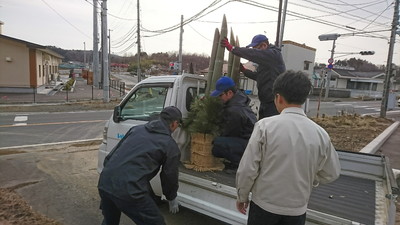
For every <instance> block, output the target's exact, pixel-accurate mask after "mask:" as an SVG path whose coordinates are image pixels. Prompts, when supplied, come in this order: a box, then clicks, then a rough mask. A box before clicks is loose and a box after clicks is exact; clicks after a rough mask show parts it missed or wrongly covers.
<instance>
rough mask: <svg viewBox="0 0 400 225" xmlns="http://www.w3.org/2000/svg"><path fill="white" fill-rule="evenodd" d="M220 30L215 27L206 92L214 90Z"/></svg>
mask: <svg viewBox="0 0 400 225" xmlns="http://www.w3.org/2000/svg"><path fill="white" fill-rule="evenodd" d="M219 36H220V35H219V30H218V28H215V32H214V41H213V46H212V49H211V57H210V63H209V65H208V73H207V87H206V94H207V95H208V94H210V91H211V90H214V89H213V87H211V83H212V77H213V72H214V64H215V57H216V55H217V48H218V45H219V43H218V41H219Z"/></svg>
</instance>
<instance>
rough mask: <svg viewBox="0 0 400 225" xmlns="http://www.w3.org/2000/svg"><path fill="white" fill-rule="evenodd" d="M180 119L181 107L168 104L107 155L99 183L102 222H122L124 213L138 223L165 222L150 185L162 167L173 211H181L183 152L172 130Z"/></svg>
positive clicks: (108, 223) (164, 189)
mask: <svg viewBox="0 0 400 225" xmlns="http://www.w3.org/2000/svg"><path fill="white" fill-rule="evenodd" d="M181 120H182V114H181V112H180V111H179V109H178V108H176V107H174V106H169V107H166V108H164V109H163V110H162V111H161V113H160V118H159V119H158V120H153V121H150V122H149V123H147V124H144V125H138V126H134V127H132V128H131V129H130V130H129V131H128V132H127V133H126V135H125V136H124V138H123V139H122V140H121V141H120V142H119V143H118V144H117V146H116V147H115V148H114V149H113V150H112V151H111V152H110V154H108V155H107V157H106V159H105V160H104V169H103V171H102V172H101V174H100V178H99V184H98V189H99V194H100V197H101V209H102V213H103V215H104V221H103V224H107V225H117V224H119V221H120V216H121V212H123V213H124V214H126V215H127V216H128V217H129V218H130V219H132V220H133V221H134V222H135V223H136V224H137V225H151V224H153V225H160V224H161V225H162V224H165V222H164V218H163V216H162V215H161V213H160V210H159V208H158V206H157V204H156V202H155V201H154V199H153V190H152V188H151V186H150V180H151V179H152V178H153V177H154V176H155V175H156V174H157V173H158V171H159V170H160V168H161V173H160V178H161V186H162V190H163V194H164V195H165V197H166V198H167V200H168V201H169V206H170V212H172V213H176V212H178V211H179V206H178V205H179V204H178V201H177V199H176V196H177V191H178V173H179V171H178V166H179V163H180V162H179V160H180V151H179V148H178V145H177V144H176V142H175V140H174V139H173V138H172V137H171V133H172V132H174V131H175V129H177V128H178V127H179V124H180V122H181Z"/></svg>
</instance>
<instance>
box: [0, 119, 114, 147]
mask: <svg viewBox="0 0 400 225" xmlns="http://www.w3.org/2000/svg"><path fill="white" fill-rule="evenodd" d="M111 114H112V111H85V112H62V113H61V112H57V113H46V112H43V113H7V114H2V115H0V147H10V146H20V145H31V144H42V143H54V142H62V141H75V140H85V139H93V138H101V137H102V132H103V128H104V124H105V122H106V120H108V119H109V118H110V116H111Z"/></svg>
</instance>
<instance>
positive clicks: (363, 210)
mask: <svg viewBox="0 0 400 225" xmlns="http://www.w3.org/2000/svg"><path fill="white" fill-rule="evenodd" d="M349 156H350V159H349V158H348V157H349ZM339 157H340V160H341V165H342V174H341V176H340V177H339V178H338V179H337V180H336V181H334V182H332V183H330V184H325V185H320V186H319V187H316V188H314V189H313V191H312V194H311V198H310V202H309V205H308V209H309V211H308V212H307V222H308V224H324V223H321V221H320V219H321V217H320V216H321V215H324V214H327V215H329V217H330V216H333V217H338V220H339V221H340V220H341V219H344V220H343V221H345V222H344V223H343V224H347V223H348V222H356V223H361V224H376V222H377V221H380V219H382V218H379V216H376V215H377V214H378V215H379V214H380V213H382V212H379V211H380V210H384V209H385V207H380V205H382V204H380V203H379V202H377V201H384V200H382V198H383V199H384V198H385V194H382V193H385V190H384V188H385V186H386V185H387V184H386V179H383V177H385V175H384V174H383V173H384V171H382V168H379V166H378V164H379V163H381V162H382V157H381V156H376V155H365V154H357V153H347V152H339ZM354 158H355V159H354ZM360 159H362V160H361V161H363V163H362V164H360V165H358V164H359V162H356V161H358V160H360ZM355 162H356V163H355ZM360 166H361V167H360ZM348 167H350V168H351V171H349V170H348ZM358 167H359V168H358ZM362 167H365V168H362ZM357 168H358V169H360V171H359V172H360V173H359V172H357ZM366 168H367V169H366ZM180 172H181V173H184V174H186V175H189V176H194V177H197V178H201V179H204V180H207V181H208V182H212V183H214V185H215V183H218V184H222V185H226V186H229V187H232V188H234V187H235V175H236V174H235V173H234V172H226V171H218V172H196V171H194V170H190V169H186V168H185V167H184V166H181V168H180ZM381 173H382V175H381V176H380V178H379V174H381ZM376 193H381V194H376ZM231 194H232V195H234V193H232V192H231ZM377 195H379V196H377ZM232 197H233V198H236V196H232ZM380 199H381V200H380ZM314 211H315V212H318V213H317V214H318V216H316V217H314V216H312V213H310V212H314ZM376 217H377V218H376ZM377 219H378V220H377ZM329 223H331V222H327V224H329ZM338 223H342V222H338Z"/></svg>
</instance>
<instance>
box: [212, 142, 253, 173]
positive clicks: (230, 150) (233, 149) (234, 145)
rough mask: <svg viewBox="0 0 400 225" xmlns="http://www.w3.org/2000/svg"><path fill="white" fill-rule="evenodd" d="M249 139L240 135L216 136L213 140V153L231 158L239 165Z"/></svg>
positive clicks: (231, 160) (234, 163)
mask: <svg viewBox="0 0 400 225" xmlns="http://www.w3.org/2000/svg"><path fill="white" fill-rule="evenodd" d="M248 142H249V140H247V139H243V138H238V137H216V138H215V139H214V141H213V148H212V154H213V155H214V156H215V157H218V158H225V159H227V160H229V161H230V162H231V163H232V164H233V165H234V166H236V167H237V166H238V165H239V162H240V159H241V158H242V156H243V152H244V150H245V149H246V146H247V143H248Z"/></svg>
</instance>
